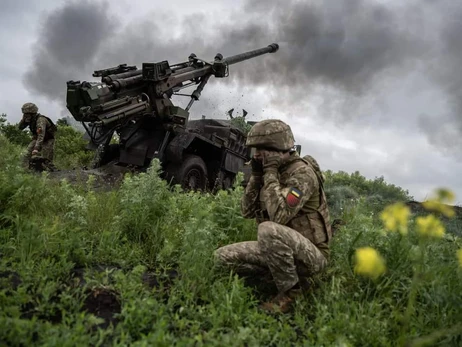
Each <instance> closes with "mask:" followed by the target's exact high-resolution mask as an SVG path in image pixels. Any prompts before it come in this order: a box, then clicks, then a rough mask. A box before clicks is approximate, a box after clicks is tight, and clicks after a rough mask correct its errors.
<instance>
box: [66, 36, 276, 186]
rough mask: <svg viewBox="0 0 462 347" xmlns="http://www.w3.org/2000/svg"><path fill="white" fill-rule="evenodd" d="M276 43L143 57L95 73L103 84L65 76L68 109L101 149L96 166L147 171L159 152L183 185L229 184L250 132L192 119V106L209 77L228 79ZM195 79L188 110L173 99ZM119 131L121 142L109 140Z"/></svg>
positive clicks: (245, 154) (171, 176) (167, 173)
mask: <svg viewBox="0 0 462 347" xmlns="http://www.w3.org/2000/svg"><path fill="white" fill-rule="evenodd" d="M278 49H279V46H278V45H277V44H271V45H269V46H267V47H265V48H261V49H256V50H253V51H250V52H246V53H242V54H238V55H234V56H231V57H228V58H223V56H222V55H221V54H220V53H218V54H217V55H216V56H215V59H214V61H213V62H206V61H204V60H202V59H199V58H198V57H197V56H196V55H195V54H191V55H190V56H189V58H188V61H186V62H183V63H179V64H175V65H170V64H169V63H168V61H161V62H158V63H143V64H142V69H141V70H139V69H137V68H136V66H127V65H126V64H122V65H119V66H116V67H112V68H108V69H104V70H98V71H95V72H94V73H93V77H101V82H86V81H84V82H82V83H80V81H68V82H67V99H66V102H67V108H68V110H69V111H70V113H71V114H72V116H73V117H74V118H75V120H77V121H79V122H82V124H83V126H84V127H85V130H86V131H87V136H88V138H89V148H90V149H94V150H96V154H95V161H94V165H93V167H94V168H97V167H100V166H103V165H106V164H108V163H111V164H115V165H121V166H132V167H135V168H136V169H139V170H144V169H146V168H147V167H148V166H149V164H150V163H151V161H152V159H154V158H158V159H159V160H160V162H161V163H162V169H163V171H164V174H163V175H164V178H167V179H169V180H172V181H173V183H176V184H181V185H182V187H183V188H191V189H203V190H204V189H214V188H225V189H226V188H229V186H230V185H231V184H232V182H233V181H234V178H235V176H236V174H237V172H239V171H240V170H241V169H242V167H243V165H244V162H245V161H246V160H248V159H249V155H248V151H247V149H246V148H245V139H246V137H245V134H244V133H243V132H242V131H241V130H240V129H239V128H237V127H235V126H233V125H232V124H231V122H230V121H226V120H218V119H198V120H191V121H188V120H189V110H190V108H191V106H192V104H193V103H194V101H197V100H199V97H200V95H201V92H202V90H203V89H204V87H205V85H206V84H207V82H208V80H209V78H210V77H211V76H214V77H216V78H223V77H227V76H228V74H229V65H232V64H236V63H239V62H241V61H244V60H247V59H251V58H254V57H257V56H259V55H263V54H266V53H273V52H276V51H277V50H278ZM194 85H198V86H197V88H196V89H195V90H194V92H192V94H191V95H186V96H190V97H191V100H190V101H189V103H188V105H187V106H186V108H184V109H183V108H181V107H178V106H175V105H173V103H172V101H171V100H170V98H171V97H172V96H173V95H183V96H185V94H179V93H178V92H179V91H180V90H182V89H184V88H188V87H191V86H194ZM114 133H116V134H117V135H118V138H119V143H118V144H110V142H111V139H112V138H113V135H114Z"/></svg>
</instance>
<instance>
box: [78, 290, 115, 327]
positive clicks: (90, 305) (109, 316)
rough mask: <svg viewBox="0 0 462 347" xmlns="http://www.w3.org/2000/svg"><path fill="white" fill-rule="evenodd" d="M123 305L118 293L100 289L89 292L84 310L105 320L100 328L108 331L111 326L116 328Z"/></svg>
mask: <svg viewBox="0 0 462 347" xmlns="http://www.w3.org/2000/svg"><path fill="white" fill-rule="evenodd" d="M121 307H122V305H121V303H120V300H119V298H118V295H117V293H116V292H115V291H114V290H112V289H108V288H104V287H99V288H93V289H92V290H89V291H87V297H86V299H85V301H84V304H83V310H84V311H87V312H88V313H92V314H94V315H95V316H96V317H99V318H102V319H104V322H103V323H101V324H99V325H98V327H99V328H102V329H106V328H107V327H108V326H109V325H110V324H112V325H113V326H116V325H117V323H118V318H117V317H116V315H117V314H118V313H120V311H121Z"/></svg>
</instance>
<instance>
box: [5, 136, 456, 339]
mask: <svg viewBox="0 0 462 347" xmlns="http://www.w3.org/2000/svg"><path fill="white" fill-rule="evenodd" d="M22 150H23V147H21V146H19V145H16V144H12V143H10V142H9V141H8V140H7V139H6V138H5V137H4V136H2V135H1V134H0V327H2V328H1V329H0V345H8V346H30V345H46V346H77V345H79V346H86V345H91V346H106V345H111V346H127V345H130V346H171V345H179V346H191V345H195V346H201V345H208V346H289V345H304V346H314V345H315V346H394V345H403V346H404V345H406V346H420V345H431V346H460V345H461V344H462V326H461V322H462V296H461V293H462V264H461V265H459V261H458V258H457V251H458V250H459V249H461V248H462V241H461V238H460V237H461V236H462V219H461V218H462V217H460V216H459V217H455V218H453V219H450V220H449V221H446V220H445V219H444V221H445V222H444V223H445V227H446V233H445V235H444V236H443V237H435V238H423V237H421V236H419V233H418V232H417V228H416V225H415V224H416V223H415V221H416V218H418V216H415V215H414V216H410V219H409V232H408V234H405V235H403V234H401V233H399V232H387V231H385V229H384V227H383V224H382V221H381V219H380V212H381V211H382V210H383V209H384V208H385V206H387V204H389V203H391V202H393V201H399V200H406V199H408V198H409V197H408V196H407V193H406V192H405V191H403V190H402V189H401V188H399V187H395V186H392V185H389V184H387V183H386V182H384V181H383V179H376V180H372V181H370V180H366V179H364V178H363V177H362V176H361V175H360V174H359V173H356V174H352V175H349V174H345V173H332V172H327V173H326V176H327V182H328V198H329V204H330V206H331V212H332V215H333V218H341V219H343V221H344V222H345V225H344V226H343V227H342V228H341V229H340V230H339V231H338V232H337V233H336V235H335V238H334V240H333V242H332V259H331V262H330V265H329V268H328V270H327V271H326V272H325V273H324V274H322V275H320V276H318V277H316V278H314V279H313V283H312V287H311V290H310V291H309V292H307V293H306V294H305V296H304V297H303V298H301V299H300V300H298V301H297V303H296V305H295V307H294V310H293V312H292V313H289V314H285V315H282V314H280V315H269V314H266V313H264V312H262V311H260V310H259V309H258V304H259V302H261V300H264V299H265V298H267V297H268V296H269V295H271V292H272V290H273V288H269V287H264V288H259V289H256V288H255V287H253V286H251V285H250V282H249V281H248V280H245V279H242V278H238V277H237V276H235V275H233V274H231V273H229V272H226V271H222V270H220V269H218V268H215V266H214V262H213V251H214V250H215V249H217V248H218V247H220V246H221V245H225V244H229V243H232V242H237V241H243V240H254V239H256V224H255V222H254V221H252V220H245V219H243V218H242V217H241V215H240V209H239V201H240V197H241V196H242V193H243V190H242V188H241V187H236V188H235V189H234V190H232V191H230V192H220V193H218V194H217V195H209V194H196V193H188V194H186V193H182V192H180V190H179V189H177V188H175V189H171V188H169V187H168V186H167V184H166V183H165V182H164V181H162V180H161V179H160V178H159V176H158V170H159V165H158V163H157V162H154V163H153V165H152V167H151V169H150V170H149V171H148V172H147V173H145V174H139V175H136V176H127V177H126V178H125V180H124V182H123V184H122V186H121V187H120V189H118V190H113V191H96V190H94V189H92V182H91V179H90V181H89V182H88V183H87V184H84V185H81V186H76V185H71V184H70V183H69V182H66V181H65V180H63V181H56V180H52V179H50V178H49V177H47V175H46V174H43V175H32V174H30V173H26V172H25V171H24V170H23V169H22V168H21V167H20V155H21V151H22ZM69 153H70V152H69ZM69 155H70V154H69ZM61 163H65V162H64V161H62V162H61ZM58 164H59V163H58ZM62 167H64V164H62ZM361 247H372V248H373V249H375V250H376V251H377V252H378V253H379V254H380V256H381V257H382V258H383V261H384V262H385V271H384V272H383V273H381V274H379V273H378V272H377V271H376V273H377V274H378V275H380V276H377V277H375V278H370V277H367V276H364V275H361V274H360V273H358V272H361V271H355V266H356V260H355V259H356V258H355V252H356V250H357V249H358V248H361ZM461 261H462V260H461ZM252 282H255V279H254V280H253V281H252ZM259 287H261V286H259Z"/></svg>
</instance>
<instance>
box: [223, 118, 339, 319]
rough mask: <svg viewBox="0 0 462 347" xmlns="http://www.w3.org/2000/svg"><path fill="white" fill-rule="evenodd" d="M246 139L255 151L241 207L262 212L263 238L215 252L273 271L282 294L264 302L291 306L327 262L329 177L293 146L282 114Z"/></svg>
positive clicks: (249, 214) (258, 271)
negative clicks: (325, 185)
mask: <svg viewBox="0 0 462 347" xmlns="http://www.w3.org/2000/svg"><path fill="white" fill-rule="evenodd" d="M246 145H247V146H249V147H251V148H252V150H254V151H255V154H254V155H253V158H252V160H251V165H252V174H251V176H250V179H249V182H248V184H247V186H246V188H245V193H244V196H243V198H242V201H241V210H242V213H243V215H244V217H245V218H256V221H257V223H258V236H257V241H246V242H239V243H235V244H231V245H227V246H224V247H221V248H219V249H218V250H216V252H215V257H216V259H217V261H218V263H220V264H222V265H225V266H227V267H230V268H232V269H234V270H235V271H236V272H238V273H242V274H246V275H249V274H253V275H254V276H263V275H264V274H265V272H266V273H268V271H269V272H270V273H271V275H272V279H273V280H274V282H275V284H276V286H277V289H278V295H277V296H276V297H275V298H274V299H273V300H271V301H269V302H266V303H263V304H262V306H261V307H262V308H263V309H265V310H269V311H275V310H280V311H282V312H286V311H288V310H289V308H290V306H291V303H292V301H293V300H294V298H295V296H296V295H297V294H299V293H301V291H302V289H303V288H304V284H306V283H307V279H308V278H309V277H310V276H312V275H313V274H315V273H319V272H320V271H322V270H323V269H324V268H325V267H326V266H327V261H328V257H329V241H330V239H331V236H332V233H331V228H330V223H329V211H328V207H327V201H326V197H325V194H324V189H323V179H322V177H321V175H320V174H319V173H317V172H316V170H314V169H313V167H312V165H311V164H310V163H309V162H308V161H306V160H305V159H303V158H301V157H300V156H299V155H298V153H297V152H296V151H295V150H293V146H294V137H293V134H292V131H291V129H290V127H289V126H288V125H287V124H285V123H284V122H282V121H280V120H264V121H261V122H259V123H257V124H255V125H254V126H253V127H252V129H251V130H250V132H249V134H248V137H247V143H246ZM319 172H320V170H319Z"/></svg>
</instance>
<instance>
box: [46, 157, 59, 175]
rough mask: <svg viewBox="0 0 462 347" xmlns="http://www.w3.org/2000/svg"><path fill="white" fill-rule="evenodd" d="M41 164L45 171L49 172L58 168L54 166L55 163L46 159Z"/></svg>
mask: <svg viewBox="0 0 462 347" xmlns="http://www.w3.org/2000/svg"><path fill="white" fill-rule="evenodd" d="M43 166H44V168H45V170H46V171H49V172H55V171H58V169H57V168H56V166H55V164H53V162H52V161H50V160H48V159H46V160H45V161H44V162H43Z"/></svg>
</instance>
